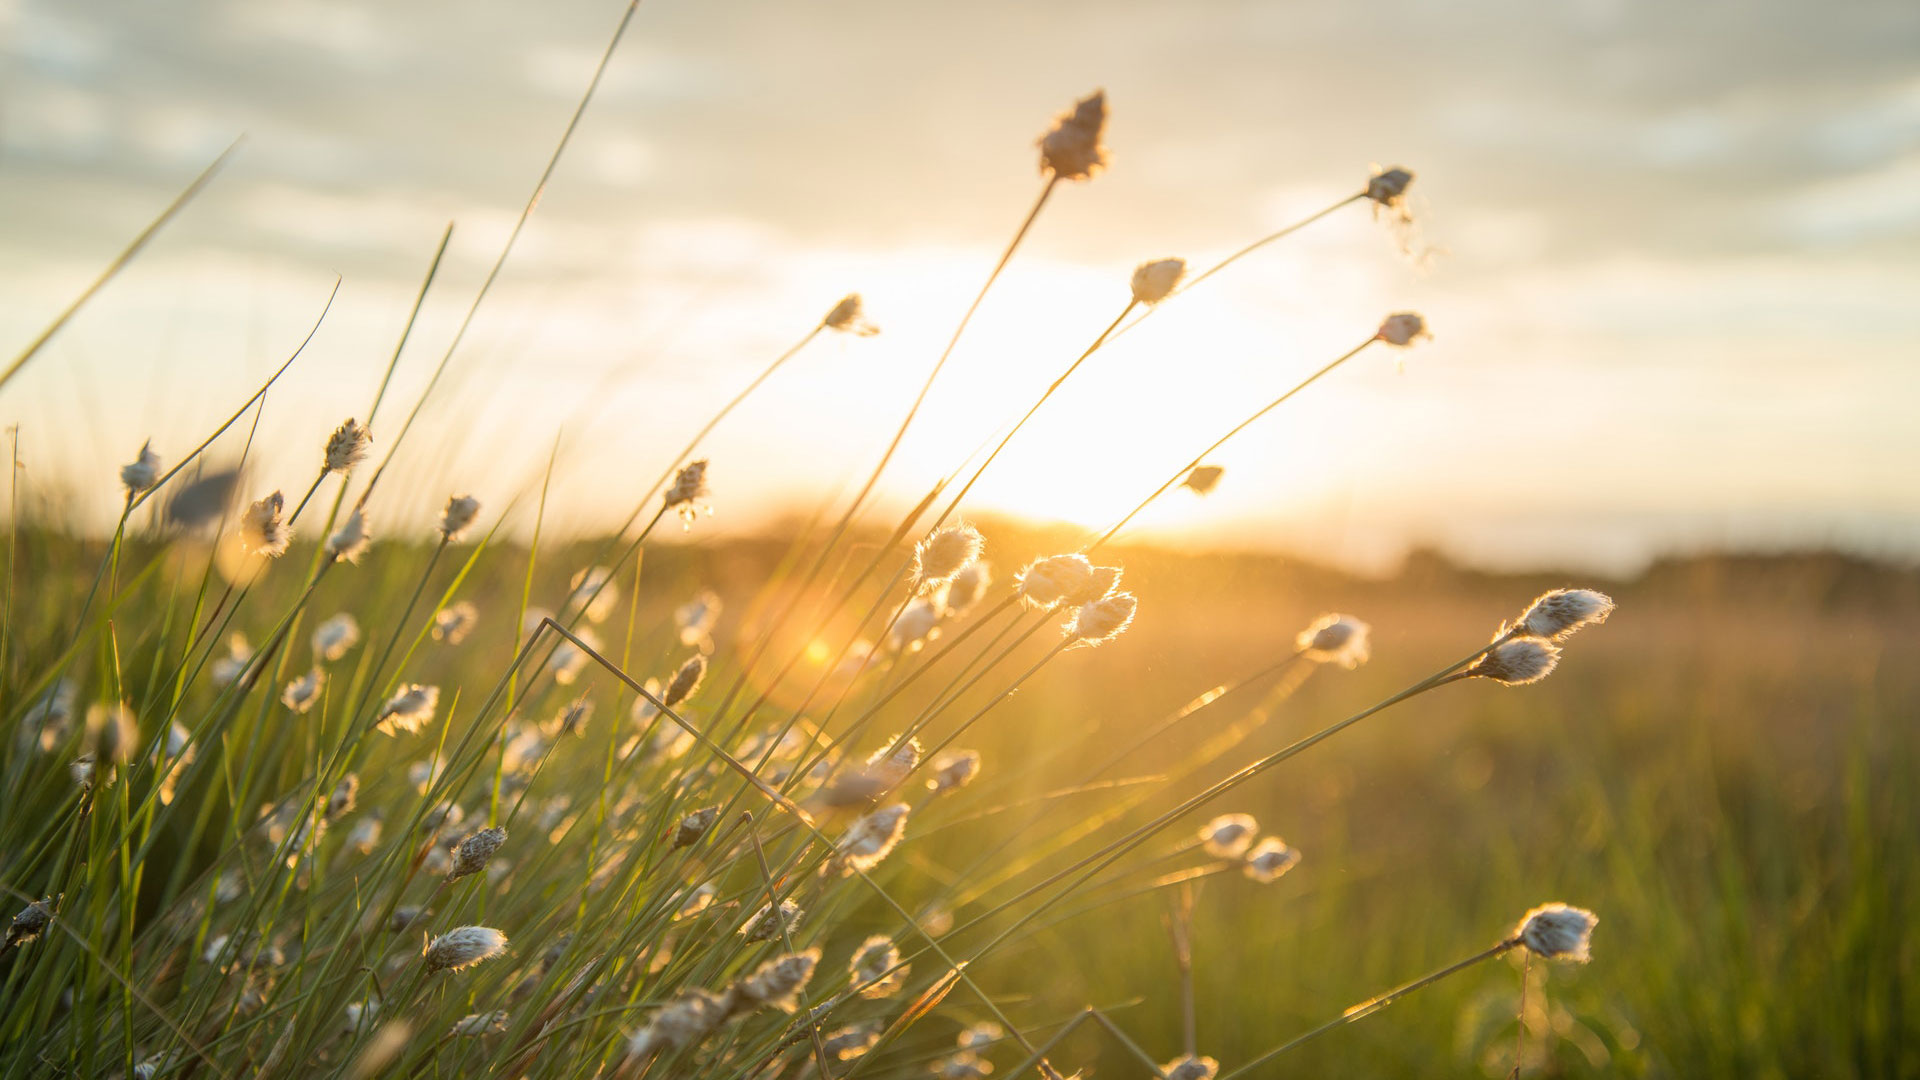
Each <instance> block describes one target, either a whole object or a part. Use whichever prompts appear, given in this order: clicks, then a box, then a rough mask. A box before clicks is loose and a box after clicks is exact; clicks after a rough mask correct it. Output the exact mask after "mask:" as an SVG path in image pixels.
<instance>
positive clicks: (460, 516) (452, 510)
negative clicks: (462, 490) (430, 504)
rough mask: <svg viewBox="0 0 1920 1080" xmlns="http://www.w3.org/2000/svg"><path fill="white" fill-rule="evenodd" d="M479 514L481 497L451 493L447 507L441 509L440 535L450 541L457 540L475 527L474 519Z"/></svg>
mask: <svg viewBox="0 0 1920 1080" xmlns="http://www.w3.org/2000/svg"><path fill="white" fill-rule="evenodd" d="M479 516H480V500H479V499H476V498H474V497H473V496H471V495H449V496H448V497H447V505H446V507H445V509H442V510H441V511H440V535H441V536H443V537H445V538H446V540H447V541H448V542H449V543H452V542H454V541H457V540H459V539H460V537H461V536H463V535H465V534H466V531H467V530H468V529H470V528H472V527H473V519H475V518H477V517H479Z"/></svg>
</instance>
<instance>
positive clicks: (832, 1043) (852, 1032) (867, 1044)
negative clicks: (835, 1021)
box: [820, 1023, 880, 1061]
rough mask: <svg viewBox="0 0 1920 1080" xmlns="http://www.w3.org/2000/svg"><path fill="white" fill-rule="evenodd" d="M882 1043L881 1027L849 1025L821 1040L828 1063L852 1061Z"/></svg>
mask: <svg viewBox="0 0 1920 1080" xmlns="http://www.w3.org/2000/svg"><path fill="white" fill-rule="evenodd" d="M879 1041H880V1025H879V1024H875V1023H867V1024H849V1025H847V1026H846V1027H843V1028H840V1029H839V1030H837V1031H835V1032H834V1033H833V1034H831V1035H828V1036H826V1037H825V1038H823V1039H821V1040H820V1049H822V1050H824V1051H826V1055H827V1060H828V1061H852V1060H854V1059H855V1058H858V1057H860V1056H862V1055H864V1054H865V1053H866V1052H867V1051H869V1050H871V1049H873V1045H874V1044H875V1043H877V1042H879Z"/></svg>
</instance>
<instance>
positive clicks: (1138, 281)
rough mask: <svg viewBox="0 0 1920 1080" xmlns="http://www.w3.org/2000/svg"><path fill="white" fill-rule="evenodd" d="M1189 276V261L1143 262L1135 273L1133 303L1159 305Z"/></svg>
mask: <svg viewBox="0 0 1920 1080" xmlns="http://www.w3.org/2000/svg"><path fill="white" fill-rule="evenodd" d="M1185 276H1187V260H1185V259H1155V260H1153V261H1152V262H1143V263H1141V264H1140V265H1139V266H1138V267H1136V268H1135V269H1134V271H1133V302H1134V303H1136V304H1157V303H1159V302H1160V301H1162V300H1165V299H1166V298H1167V297H1169V296H1171V295H1173V290H1175V289H1177V288H1179V287H1180V279H1181V278H1183V277H1185Z"/></svg>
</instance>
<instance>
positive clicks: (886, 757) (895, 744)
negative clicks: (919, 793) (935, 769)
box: [866, 735, 922, 788]
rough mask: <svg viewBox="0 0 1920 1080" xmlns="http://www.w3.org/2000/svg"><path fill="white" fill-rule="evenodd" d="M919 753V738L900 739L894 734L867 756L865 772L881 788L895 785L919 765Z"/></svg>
mask: <svg viewBox="0 0 1920 1080" xmlns="http://www.w3.org/2000/svg"><path fill="white" fill-rule="evenodd" d="M921 753H922V751H921V749H920V740H919V739H911V738H910V739H906V740H904V741H902V740H901V738H900V736H898V735H895V736H893V737H892V738H890V739H888V740H887V744H886V745H885V746H882V747H881V748H880V749H878V750H875V751H874V752H873V755H872V756H871V757H869V758H867V768H866V771H867V774H868V775H869V776H871V777H873V778H874V780H875V781H876V782H877V783H879V784H880V785H881V786H882V787H883V788H891V787H895V786H897V785H899V784H900V782H901V781H903V780H905V779H906V778H907V775H908V774H909V773H911V772H913V770H915V769H917V768H919V767H920V757H921Z"/></svg>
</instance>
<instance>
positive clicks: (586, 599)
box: [565, 566, 620, 623]
mask: <svg viewBox="0 0 1920 1080" xmlns="http://www.w3.org/2000/svg"><path fill="white" fill-rule="evenodd" d="M569 587H570V588H571V590H572V591H570V592H569V593H568V594H567V602H566V605H565V606H566V607H568V608H571V609H573V610H574V611H578V612H580V613H581V614H583V615H585V616H586V617H587V621H588V622H596V623H597V622H606V621H607V616H609V615H611V614H613V609H614V608H615V607H617V606H619V604H620V587H619V586H617V585H615V584H614V583H613V571H612V570H610V569H608V568H607V567H604V566H589V567H587V568H586V569H585V570H582V571H580V572H579V573H577V574H575V575H573V580H572V581H571V582H569Z"/></svg>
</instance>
